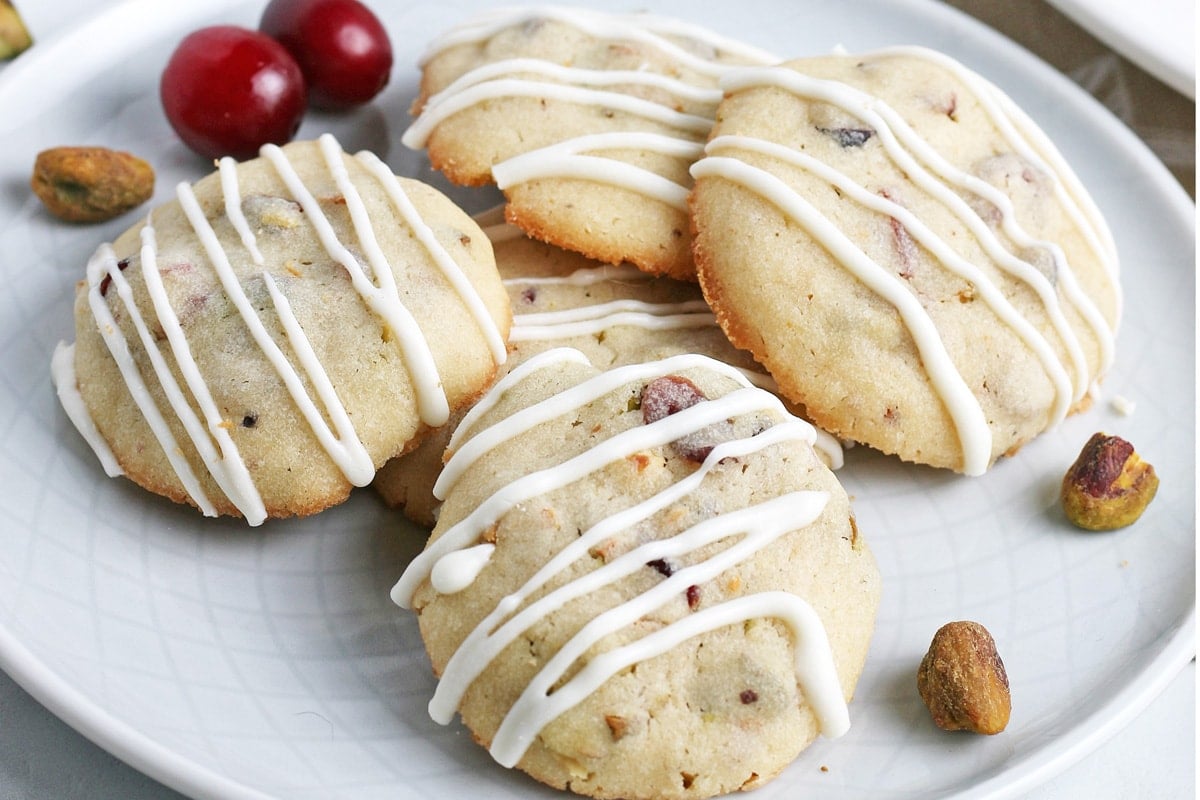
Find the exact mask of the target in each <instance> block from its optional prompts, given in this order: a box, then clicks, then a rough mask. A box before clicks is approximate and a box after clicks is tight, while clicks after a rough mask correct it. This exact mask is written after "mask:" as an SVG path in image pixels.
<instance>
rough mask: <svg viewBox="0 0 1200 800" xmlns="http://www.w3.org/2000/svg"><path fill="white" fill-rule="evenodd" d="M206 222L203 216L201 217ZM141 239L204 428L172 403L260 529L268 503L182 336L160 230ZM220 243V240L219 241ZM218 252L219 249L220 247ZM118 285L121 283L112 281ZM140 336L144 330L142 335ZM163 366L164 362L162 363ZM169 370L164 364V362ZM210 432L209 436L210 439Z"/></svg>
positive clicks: (162, 318)
mask: <svg viewBox="0 0 1200 800" xmlns="http://www.w3.org/2000/svg"><path fill="white" fill-rule="evenodd" d="M186 186H187V184H181V185H180V187H179V189H180V191H179V199H180V202H181V203H183V202H184V200H185V197H186V194H187V193H186V192H185V191H184V189H185V188H186ZM188 211H189V209H188V208H187V206H186V204H184V212H185V213H188ZM197 211H198V209H197ZM200 214H201V217H203V212H200ZM188 216H189V220H191V221H193V222H194V218H193V216H192V215H191V214H190V213H189V214H188ZM206 233H207V234H208V235H209V236H211V235H212V231H211V229H209V230H206V231H197V234H198V235H199V236H200V240H201V242H202V243H203V244H204V245H205V247H206V248H207V247H209V246H210V243H209V242H206V241H205V234H206ZM141 238H142V251H141V257H142V280H143V281H144V282H145V286H146V294H147V296H149V298H150V301H151V304H152V305H153V307H154V314H155V316H156V317H157V319H158V323H159V325H160V326H161V327H162V330H163V334H164V335H165V336H166V339H167V343H168V344H169V345H170V348H171V355H172V356H173V357H174V359H175V366H176V367H177V368H178V369H179V372H180V374H181V375H182V376H183V381H184V384H185V385H186V386H187V388H188V391H189V392H190V393H191V395H192V399H193V400H194V401H195V402H196V405H198V406H199V407H200V413H201V414H202V415H203V418H204V426H203V427H201V426H200V425H199V421H198V419H197V418H196V417H195V415H194V414H193V413H192V411H191V409H190V407H187V406H181V405H178V404H176V402H175V401H176V400H179V401H183V402H184V403H186V401H185V400H184V398H183V397H182V395H181V394H180V395H179V396H178V397H177V398H174V397H173V398H172V406H174V411H175V413H176V415H178V416H179V417H180V419H181V421H183V423H184V427H185V429H186V430H187V431H188V434H189V435H190V437H191V440H192V444H193V445H195V447H196V452H197V454H198V455H199V456H200V459H201V460H202V461H203V462H204V466H205V468H206V469H208V472H209V474H210V475H212V478H213V480H214V481H216V483H217V486H219V487H220V488H221V491H222V492H224V493H225V496H226V497H227V498H229V501H230V502H231V503H233V505H234V506H235V507H236V508H237V509H238V511H240V512H241V513H242V515H243V516H244V517H245V518H246V521H247V522H248V523H250V524H251V525H258V524H261V523H262V521H263V520H265V519H266V517H267V510H266V508H265V507H264V506H263V500H262V497H261V495H259V493H258V489H257V488H256V487H255V486H254V481H253V479H252V478H251V477H250V471H249V469H248V468H247V467H246V462H245V461H244V460H243V459H242V457H241V453H240V452H239V450H238V446H237V443H236V442H234V441H233V437H232V436H230V435H229V427H228V423H227V422H226V421H225V418H224V416H223V415H222V414H221V409H220V407H218V406H217V403H216V401H215V400H214V399H213V397H212V393H211V392H210V391H209V389H208V384H207V383H206V382H205V380H204V375H203V374H201V372H200V366H199V365H198V364H197V363H196V359H195V358H194V357H193V356H192V349H191V345H190V344H189V343H188V339H187V336H186V335H185V334H184V332H183V325H182V324H181V323H180V322H179V316H178V315H177V314H176V313H175V309H173V308H172V307H171V299H170V297H168V296H167V290H166V288H165V287H164V286H163V282H162V275H161V273H159V271H158V244H157V241H156V239H155V230H154V225H153V224H152V222H147V224H146V225H145V226H144V227H143V228H142V230H141ZM214 238H215V237H214ZM218 247H219V246H218ZM113 282H114V283H115V282H116V279H115V278H114V279H113ZM138 332H139V334H140V333H141V330H139V331H138ZM148 337H149V331H148V330H147V332H146V334H143V335H142V345H143V346H144V347H145V348H146V349H147V350H151V348H152V347H153V350H152V352H153V353H158V347H157V346H153V345H151V343H150V340H149V338H148ZM160 360H161V357H160ZM163 365H164V368H165V362H163ZM155 371H156V372H159V380H160V381H161V380H162V378H163V376H162V373H161V371H159V369H158V364H157V363H156V364H155ZM205 429H207V434H205V432H204V431H205Z"/></svg>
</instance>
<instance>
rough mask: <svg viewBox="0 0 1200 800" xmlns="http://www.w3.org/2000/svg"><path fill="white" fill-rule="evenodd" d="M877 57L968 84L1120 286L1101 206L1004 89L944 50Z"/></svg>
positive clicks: (910, 49) (893, 51)
mask: <svg viewBox="0 0 1200 800" xmlns="http://www.w3.org/2000/svg"><path fill="white" fill-rule="evenodd" d="M876 54H877V55H882V56H890V55H905V56H913V57H916V58H923V59H925V60H926V61H930V62H933V63H935V64H937V65H938V66H940V67H942V68H943V69H946V70H948V71H950V72H952V73H954V76H955V77H956V78H957V79H958V80H959V81H961V82H962V83H963V84H965V85H966V86H968V87H969V88H970V89H971V91H972V93H973V94H975V95H977V96H978V97H979V98H980V99H981V102H982V103H983V104H984V107H985V108H986V109H987V112H988V115H989V117H990V119H991V120H992V122H993V124H995V125H996V127H997V128H999V129H1000V131H1001V132H1002V134H1003V136H1004V138H1005V140H1006V141H1007V142H1009V143H1010V144H1011V145H1012V146H1013V149H1014V151H1015V152H1017V153H1018V154H1019V155H1020V156H1021V157H1022V158H1024V159H1025V160H1026V161H1028V162H1029V163H1031V164H1034V165H1036V166H1037V168H1038V169H1039V170H1040V171H1042V172H1044V173H1046V174H1047V175H1051V176H1053V177H1054V178H1055V179H1056V181H1055V185H1054V189H1055V194H1056V196H1057V198H1058V200H1059V202H1061V203H1062V205H1063V207H1064V208H1065V209H1066V210H1067V213H1068V214H1069V215H1070V216H1071V218H1072V219H1073V221H1074V222H1075V224H1076V226H1077V227H1078V228H1079V231H1080V232H1081V233H1082V234H1083V235H1084V237H1085V238H1086V239H1087V241H1088V243H1089V245H1090V247H1091V248H1092V251H1093V252H1094V253H1095V255H1096V257H1097V258H1098V259H1099V261H1100V263H1101V264H1103V265H1104V267H1105V269H1106V270H1107V271H1108V276H1109V279H1110V280H1111V281H1112V282H1113V284H1114V285H1119V281H1118V277H1119V274H1118V273H1119V267H1118V259H1117V248H1116V243H1115V242H1114V241H1113V238H1112V232H1111V231H1110V230H1109V228H1108V223H1107V222H1105V220H1104V216H1103V215H1102V214H1101V213H1100V209H1099V208H1097V207H1096V204H1095V201H1094V200H1093V199H1092V196H1091V195H1090V194H1089V193H1088V192H1087V190H1086V189H1085V188H1084V186H1083V184H1082V183H1081V182H1080V180H1079V178H1078V177H1077V176H1076V175H1075V172H1074V170H1072V169H1071V167H1070V165H1068V164H1067V162H1066V160H1065V159H1064V158H1063V157H1062V154H1061V153H1060V152H1059V151H1058V148H1057V147H1055V146H1054V144H1053V143H1052V142H1051V141H1050V138H1049V137H1048V136H1046V133H1045V132H1044V131H1043V130H1042V129H1041V128H1040V127H1038V125H1037V124H1036V123H1035V122H1034V121H1033V120H1032V119H1030V118H1029V116H1028V115H1027V114H1026V113H1025V112H1024V111H1023V110H1022V109H1021V108H1020V107H1019V106H1018V105H1017V104H1016V103H1014V102H1013V101H1012V98H1010V97H1009V96H1008V95H1007V94H1006V93H1005V92H1003V91H1001V89H1000V88H999V87H998V86H996V85H995V84H993V83H991V82H990V81H987V80H985V79H984V78H983V77H981V76H980V75H979V74H978V73H976V72H974V71H972V70H970V69H968V68H967V67H966V66H965V65H963V64H961V63H959V62H958V61H955V60H954V59H952V58H950V57H949V56H947V55H946V54H944V53H939V52H937V51H936V50H930V49H928V48H924V47H916V46H904V47H890V48H884V49H882V50H879V51H877V53H876Z"/></svg>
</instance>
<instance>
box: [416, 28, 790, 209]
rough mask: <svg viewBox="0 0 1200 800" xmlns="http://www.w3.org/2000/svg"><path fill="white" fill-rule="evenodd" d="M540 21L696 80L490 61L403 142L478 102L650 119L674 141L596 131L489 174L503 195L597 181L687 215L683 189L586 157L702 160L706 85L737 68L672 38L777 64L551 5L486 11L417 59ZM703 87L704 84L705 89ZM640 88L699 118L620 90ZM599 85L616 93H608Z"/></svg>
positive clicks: (703, 37)
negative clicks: (630, 48)
mask: <svg viewBox="0 0 1200 800" xmlns="http://www.w3.org/2000/svg"><path fill="white" fill-rule="evenodd" d="M538 20H556V21H558V22H561V23H563V24H566V25H570V26H572V27H574V28H576V29H578V30H580V31H583V32H585V33H586V34H588V35H590V36H592V37H594V38H599V39H610V40H617V41H629V42H637V43H639V44H643V45H647V46H649V47H652V48H654V49H655V50H657V51H658V52H660V53H662V54H663V55H665V56H666V57H668V58H670V59H672V60H673V61H674V62H675V63H676V64H680V65H682V66H684V67H686V68H688V69H690V70H692V71H694V72H695V73H697V74H698V75H700V76H702V78H700V79H693V81H695V82H690V81H687V80H680V79H677V78H674V77H671V76H670V75H666V74H662V73H656V72H652V71H651V70H649V69H644V70H602V69H601V70H597V69H584V68H575V67H570V66H564V65H562V64H556V63H552V62H550V61H548V60H544V59H535V58H513V59H504V60H500V61H494V62H489V63H486V64H483V65H481V66H479V67H476V68H475V69H473V70H470V71H468V72H467V73H465V74H463V75H461V76H459V77H458V78H457V79H455V80H454V81H453V82H452V83H450V84H449V85H448V86H446V87H445V88H443V89H442V90H440V91H439V92H437V93H436V94H434V95H433V96H431V97H429V98H428V100H427V102H426V103H425V107H424V108H423V109H422V111H421V114H420V116H419V117H418V118H417V119H416V120H415V121H414V122H413V124H412V125H411V126H410V127H409V128H408V130H406V131H405V133H404V135H403V136H402V137H401V141H402V142H403V143H404V144H405V145H406V146H407V147H411V148H414V149H419V148H422V147H424V146H425V145H426V144H427V142H428V138H429V136H430V134H431V133H432V131H433V130H434V129H435V128H436V127H437V126H438V125H439V124H440V123H441V122H443V121H444V120H445V119H447V118H448V117H450V116H452V115H453V114H456V113H458V112H460V111H463V110H464V109H467V108H470V107H472V106H475V105H477V104H480V103H483V102H488V101H492V100H497V99H500V98H503V97H535V98H549V99H553V100H557V101H560V102H564V103H575V104H579V105H584V106H590V107H593V108H603V109H605V110H611V111H619V112H622V113H627V114H631V115H635V116H638V117H641V118H642V119H645V120H652V121H654V122H657V123H659V124H661V125H664V126H666V127H669V128H672V129H674V130H675V131H678V132H679V133H678V134H677V135H666V134H661V133H650V132H644V131H639V132H635V131H624V132H608V133H597V134H588V135H584V136H580V137H577V138H572V139H567V140H564V141H561V142H557V143H554V144H552V145H549V146H546V147H542V148H538V149H536V150H532V151H528V152H525V153H521V154H518V155H516V156H513V157H511V158H509V159H506V160H504V161H501V162H499V163H497V164H495V165H493V167H492V177H493V179H494V180H495V181H496V184H497V186H499V187H500V189H502V190H505V189H508V188H511V187H513V186H515V185H517V184H520V183H525V182H528V181H531V180H536V179H539V178H567V179H579V180H587V181H594V182H599V183H602V184H605V185H609V186H615V187H617V188H622V189H626V190H629V191H631V192H635V193H638V194H642V195H644V196H646V197H648V198H650V199H653V200H657V201H658V202H661V203H664V204H666V205H668V206H670V207H672V208H674V209H676V210H678V211H681V212H684V213H686V212H687V194H688V189H689V187H688V186H684V185H680V184H678V183H676V182H675V181H672V180H669V179H668V178H666V177H664V176H662V175H659V174H658V173H656V172H654V171H652V170H648V169H644V168H642V167H637V166H635V165H633V164H629V163H627V162H623V161H620V160H617V159H614V158H608V157H603V156H594V155H586V154H585V153H587V152H589V151H597V150H614V149H627V150H641V151H649V152H653V153H659V154H663V155H668V156H672V157H675V158H678V159H681V160H683V161H684V162H685V163H690V162H692V161H695V160H696V159H697V158H699V157H700V156H701V155H702V154H703V150H702V145H701V143H700V142H699V141H697V140H702V139H704V138H705V137H706V136H707V135H708V132H709V131H710V129H711V128H712V122H713V114H714V113H715V109H716V105H717V103H719V102H720V99H721V96H722V93H721V90H720V89H719V88H716V87H715V86H714V85H713V83H712V82H715V80H716V79H717V78H719V77H720V76H722V75H725V74H727V73H729V72H730V71H731V70H734V69H737V67H738V65H734V64H728V63H720V62H717V61H714V60H710V59H707V58H703V57H701V56H699V55H697V54H695V53H692V52H689V51H688V50H686V49H684V48H682V47H680V46H679V45H678V44H676V43H675V42H674V41H671V38H679V39H690V40H693V41H696V42H699V43H701V44H703V45H705V46H707V47H709V48H711V49H712V51H713V52H714V53H716V52H723V53H726V54H729V55H732V56H734V57H736V58H738V59H740V60H741V61H742V62H743V64H763V65H765V64H773V63H777V62H778V59H777V58H776V57H775V56H773V55H771V54H769V53H765V52H763V51H761V50H758V49H756V48H752V47H748V46H746V45H743V44H741V43H738V42H736V41H733V40H731V39H728V38H726V37H722V36H719V35H717V34H715V33H713V32H711V31H707V30H704V29H703V28H700V27H698V26H694V25H689V24H687V23H683V22H680V21H677V20H672V19H668V18H662V17H655V16H652V15H648V14H627V15H618V14H605V13H601V12H596V11H589V10H586V9H575V8H565V7H558V6H536V7H518V8H511V9H501V10H496V11H490V12H484V13H481V14H478V15H476V16H475V17H473V18H471V19H469V20H468V21H466V22H465V23H463V24H462V25H460V26H458V27H457V28H455V29H453V30H451V31H449V32H448V33H447V34H445V35H443V36H442V37H441V38H440V39H438V40H436V41H435V42H434V43H433V44H432V45H431V46H430V48H429V50H428V51H427V52H426V54H425V56H424V57H423V58H422V61H421V63H422V64H425V63H427V61H428V60H429V59H431V58H433V57H434V56H436V55H437V54H438V53H440V52H443V51H444V50H446V49H448V48H450V47H454V46H457V45H461V44H466V43H479V42H483V41H485V40H487V39H489V38H491V37H492V36H494V35H496V34H497V33H499V32H500V31H501V30H504V29H505V28H509V27H513V26H519V25H524V24H527V23H532V22H534V21H538ZM706 81H708V83H706ZM629 86H639V87H648V88H653V89H657V90H663V91H666V92H668V93H670V94H671V95H672V96H673V97H676V98H681V99H684V100H691V101H694V102H697V103H699V104H700V105H701V106H703V113H685V112H682V111H678V110H676V109H675V108H672V107H671V106H670V105H668V104H664V103H660V102H654V101H650V100H645V99H642V98H640V97H637V96H634V95H632V94H628V93H627V92H625V91H621V88H622V87H629ZM604 87H613V88H612V89H611V90H610V89H606V88H604Z"/></svg>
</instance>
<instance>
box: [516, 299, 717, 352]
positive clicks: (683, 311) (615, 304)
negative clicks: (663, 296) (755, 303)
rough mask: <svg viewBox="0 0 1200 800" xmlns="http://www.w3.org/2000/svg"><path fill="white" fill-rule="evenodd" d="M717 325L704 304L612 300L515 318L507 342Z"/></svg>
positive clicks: (696, 301)
mask: <svg viewBox="0 0 1200 800" xmlns="http://www.w3.org/2000/svg"><path fill="white" fill-rule="evenodd" d="M716 324H717V320H716V317H715V316H713V313H712V311H710V310H709V308H708V304H707V303H705V302H704V301H703V300H692V301H687V302H683V303H646V302H643V301H641V300H614V301H612V302H610V303H597V304H595V305H590V306H580V307H578V308H569V309H565V310H563V311H548V312H543V313H539V314H518V315H515V316H514V317H513V328H512V333H511V334H510V335H509V339H510V340H511V341H513V342H527V341H533V340H546V339H564V338H566V337H568V336H589V335H591V334H594V333H598V332H599V331H603V330H608V329H609V328H613V327H616V326H618V325H636V326H637V327H639V328H644V329H646V330H677V329H681V328H711V327H713V326H714V325H716Z"/></svg>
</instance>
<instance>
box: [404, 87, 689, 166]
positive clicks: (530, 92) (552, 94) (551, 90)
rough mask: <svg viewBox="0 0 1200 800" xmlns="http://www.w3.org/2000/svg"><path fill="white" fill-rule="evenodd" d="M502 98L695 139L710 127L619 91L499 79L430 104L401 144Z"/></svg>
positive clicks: (421, 140) (417, 144)
mask: <svg viewBox="0 0 1200 800" xmlns="http://www.w3.org/2000/svg"><path fill="white" fill-rule="evenodd" d="M501 97H535V98H549V99H551V100H559V101H561V102H564V103H578V104H579V105H591V106H599V107H603V108H608V109H612V110H613V111H621V112H624V113H626V114H632V115H634V116H638V117H642V118H643V119H648V120H653V121H654V122H660V123H662V124H663V125H667V126H670V127H673V128H678V129H679V130H681V131H685V132H688V133H691V134H692V135H694V136H701V137H702V136H704V135H705V134H706V133H708V130H709V128H711V127H712V120H711V119H710V118H708V117H701V116H697V115H696V114H685V113H683V112H680V111H675V110H674V109H672V108H668V107H667V106H664V105H661V104H659V103H655V102H652V101H650V100H643V99H642V98H640V97H634V96H633V95H628V94H622V93H621V92H606V91H597V90H594V89H584V88H580V87H577V86H564V85H563V84H561V83H537V82H534V81H528V80H522V79H518V78H498V79H496V80H493V81H488V82H487V83H481V84H476V85H473V86H469V87H467V88H466V89H464V90H462V91H461V92H459V93H458V94H454V95H449V96H446V97H444V98H442V99H441V100H440V101H439V102H438V103H437V105H429V106H427V107H426V108H425V109H424V110H423V111H422V112H421V116H419V117H417V119H416V121H415V122H413V124H412V125H410V126H409V128H408V129H407V130H406V131H405V132H404V135H403V136H401V137H400V141H401V142H402V143H403V144H404V145H405V146H406V147H411V148H413V149H420V148H422V147H424V146H425V144H426V142H427V141H428V139H429V134H430V133H431V132H432V131H433V129H434V128H435V127H437V126H438V124H440V123H441V122H442V121H443V120H445V119H446V118H448V117H450V116H452V115H454V114H457V113H458V112H459V111H462V110H463V109H467V108H470V107H472V106H475V105H478V104H479V103H482V102H484V101H486V100H496V99H498V98H501Z"/></svg>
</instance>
